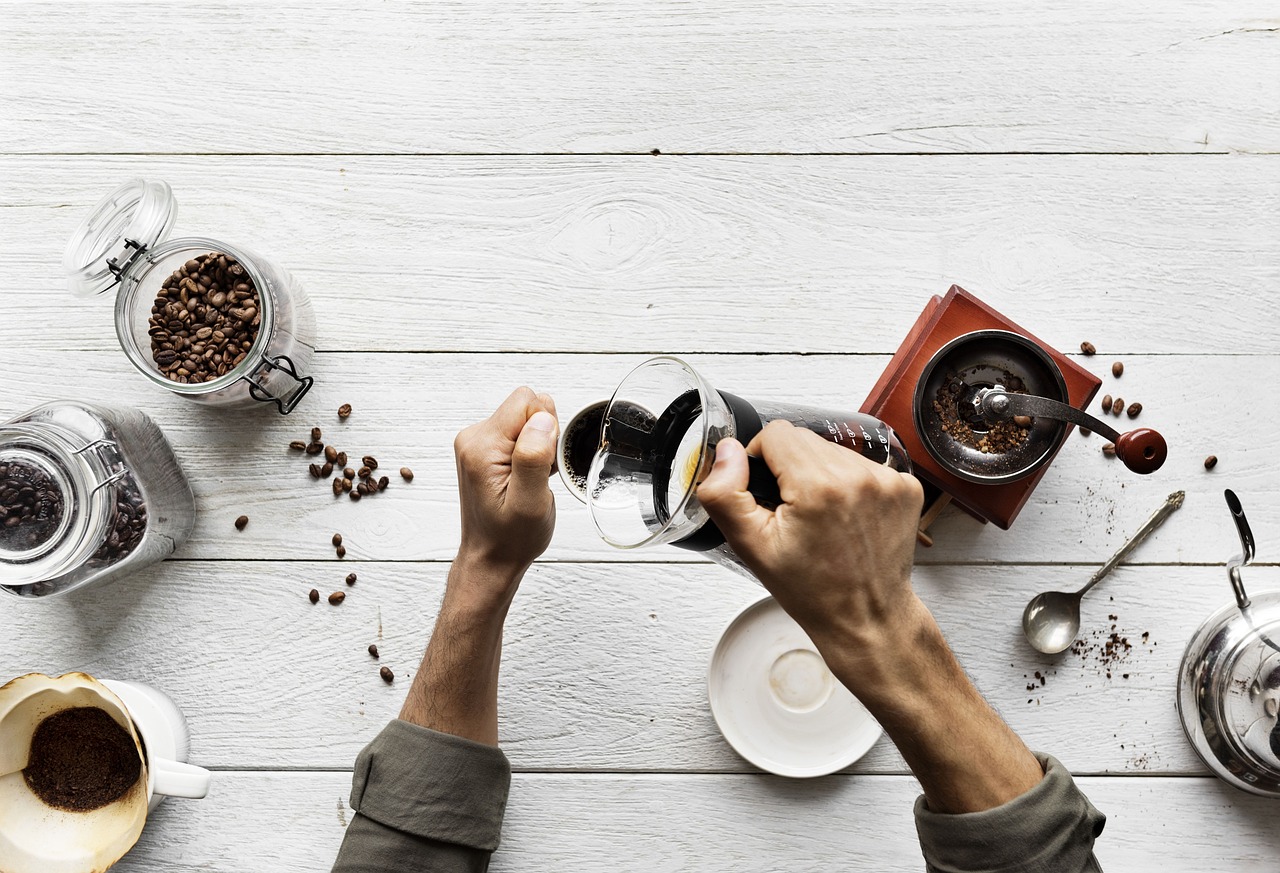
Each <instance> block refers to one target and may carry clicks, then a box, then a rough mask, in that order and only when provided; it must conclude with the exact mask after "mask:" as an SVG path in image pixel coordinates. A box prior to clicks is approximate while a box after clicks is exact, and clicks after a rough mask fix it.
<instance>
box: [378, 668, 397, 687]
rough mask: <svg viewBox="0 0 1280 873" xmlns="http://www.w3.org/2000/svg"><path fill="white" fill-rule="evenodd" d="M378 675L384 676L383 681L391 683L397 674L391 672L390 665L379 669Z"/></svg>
mask: <svg viewBox="0 0 1280 873" xmlns="http://www.w3.org/2000/svg"><path fill="white" fill-rule="evenodd" d="M378 675H379V676H381V677H382V681H383V682H386V683H387V684H388V685H390V684H391V683H392V682H393V681H394V680H395V678H396V674H395V673H392V672H391V668H390V667H383V668H382V669H381V670H379V671H378Z"/></svg>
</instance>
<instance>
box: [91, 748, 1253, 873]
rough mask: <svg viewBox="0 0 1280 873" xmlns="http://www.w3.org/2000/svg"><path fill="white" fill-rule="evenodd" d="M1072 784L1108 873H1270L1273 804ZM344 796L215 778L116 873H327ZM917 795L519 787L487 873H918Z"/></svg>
mask: <svg viewBox="0 0 1280 873" xmlns="http://www.w3.org/2000/svg"><path fill="white" fill-rule="evenodd" d="M1078 781H1079V784H1080V787H1081V789H1082V790H1083V791H1084V792H1085V793H1086V794H1087V795H1088V797H1089V798H1090V800H1091V801H1092V802H1093V803H1094V805H1095V806H1097V807H1098V808H1099V809H1101V810H1102V811H1103V812H1104V813H1106V815H1107V825H1106V830H1105V831H1103V834H1102V836H1101V837H1100V838H1099V839H1098V842H1097V849H1096V854H1097V856H1098V860H1099V861H1100V862H1101V864H1102V866H1103V868H1104V869H1106V870H1149V869H1160V870H1164V871H1169V873H1201V871H1204V870H1231V871H1233V873H1272V871H1273V870H1274V869H1275V853H1276V850H1277V848H1278V844H1277V838H1276V836H1275V829H1274V827H1272V822H1273V820H1274V817H1275V802H1274V801H1269V800H1266V799H1264V798H1260V797H1253V796H1250V795H1247V794H1244V793H1243V792H1239V791H1235V790H1234V789H1231V788H1228V787H1227V786H1225V785H1221V784H1220V783H1218V782H1217V781H1216V780H1213V779H1210V778H1208V777H1204V778H1196V779H1171V778H1159V777H1156V778H1149V779H1123V778H1114V777H1093V778H1090V777H1084V778H1080V779H1079V780H1078ZM349 792H350V779H349V777H348V774H346V773H243V772H228V773H218V774H216V778H215V782H214V790H213V793H212V794H211V795H210V796H209V797H208V798H206V799H205V800H201V801H183V800H169V801H166V802H165V803H164V805H163V806H161V807H160V809H159V810H157V811H156V812H155V813H153V814H152V816H151V818H150V819H149V820H148V822H147V829H146V830H145V831H144V832H143V835H142V839H141V841H140V842H139V844H138V846H137V847H136V848H135V849H134V851H133V852H132V853H131V854H130V855H128V856H127V857H126V858H125V859H124V860H123V861H122V862H121V863H120V864H119V865H118V866H117V867H115V868H113V869H115V870H118V871H120V873H144V871H148V873H149V871H152V870H157V869H163V870H166V871H173V873H183V871H191V873H195V871H200V873H209V871H227V873H233V871H236V873H238V871H242V870H249V869H267V868H269V869H271V870H273V871H279V873H294V871H296V873H303V871H307V873H311V871H316V870H327V869H328V868H329V866H330V865H331V864H332V863H333V858H334V857H335V856H336V854H337V851H338V845H339V843H340V842H341V840H342V834H343V829H344V827H345V825H346V823H347V822H349V821H350V817H351V814H352V813H351V811H350V808H349V807H348V805H347V802H346V801H347V795H348V794H349ZM918 792H919V788H918V786H917V785H916V783H915V780H913V779H910V778H909V777H905V776H835V777H829V778H827V779H820V780H814V781H801V780H795V781H790V780H784V779H779V778H775V777H763V778H762V777H753V776H709V775H706V776H703V775H689V776H655V777H645V778H621V777H604V778H601V777H593V776H584V775H575V774H566V775H517V776H516V777H515V779H514V781H513V784H512V787H511V797H510V801H509V803H508V807H507V817H506V823H505V827H504V832H503V840H502V845H501V847H500V848H499V849H498V852H497V853H496V854H495V855H494V857H493V863H492V866H491V868H490V869H492V870H493V871H495V873H498V871H525V870H527V871H539V873H541V871H547V870H582V871H637V873H641V871H643V873H649V871H653V870H686V869H697V870H705V871H726V873H727V871H733V873H741V871H764V870H769V871H796V873H800V871H805V873H807V871H812V870H876V871H884V873H918V871H920V870H921V869H922V868H923V861H922V860H921V857H920V850H919V847H918V844H917V842H916V835H915V827H914V823H913V820H912V814H911V805H912V803H913V802H914V800H915V796H916V795H917V794H918ZM1033 848H1034V847H1028V850H1031V849H1033Z"/></svg>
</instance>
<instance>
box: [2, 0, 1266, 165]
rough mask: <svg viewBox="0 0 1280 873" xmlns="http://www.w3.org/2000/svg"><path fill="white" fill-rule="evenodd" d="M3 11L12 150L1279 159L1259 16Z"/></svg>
mask: <svg viewBox="0 0 1280 873" xmlns="http://www.w3.org/2000/svg"><path fill="white" fill-rule="evenodd" d="M3 16H4V27H3V28H2V29H0V81H3V82H4V83H5V87H4V89H3V98H2V102H0V120H3V121H4V123H2V124H0V151H5V152H95V153H96V152H184V153H192V152H285V153H297V152H449V153H457V152H524V153H544V152H595V153H599V152H632V153H646V152H648V151H649V150H650V149H653V148H659V149H661V150H663V151H665V152H690V151H699V152H864V153H878V152H992V151H994V152H1113V151H1129V152H1191V153H1201V152H1224V151H1275V150H1277V148H1280V115H1278V114H1277V105H1278V104H1277V101H1276V97H1277V92H1276V82H1277V81H1278V80H1280V79H1278V77H1280V61H1278V60H1277V59H1278V58H1280V55H1278V54H1277V52H1276V33H1275V9H1274V6H1273V5H1272V4H1269V3H1267V2H1265V0H1212V2H1203V3H1196V4H1178V5H1177V6H1174V7H1172V8H1171V7H1170V5H1169V4H1166V3H1159V2H1156V0H1143V2H1136V3H1126V4H1121V5H1117V4H1114V3H1109V2H1106V0H1077V2H1071V3H1067V2H1062V0H1057V2H1053V3H1048V4H1037V5H1036V7H1034V8H1026V9H1019V10H1017V12H1016V14H1015V13H1011V12H1010V10H1009V8H1008V5H1007V4H1005V3H1001V2H999V0H983V2H977V3H974V2H956V0H916V2H912V3H907V4H902V3H887V2H879V3H871V4H858V5H857V6H851V5H849V4H846V3H840V2H830V0H827V2H806V3H803V4H795V3H790V2H759V0H757V2H749V3H740V4H733V5H729V6H717V7H704V6H699V5H693V6H690V5H688V4H685V3H680V2H674V0H666V2H656V3H655V2H640V0H626V2H620V3H611V4H608V5H607V6H592V7H590V8H585V9H584V8H583V7H582V6H581V5H580V4H576V3H573V2H572V0H550V2H541V3H537V4H530V5H519V6H515V7H513V6H512V5H511V4H506V3H498V2H495V0H490V2H485V3H457V2H452V3H421V4H412V5H410V4H394V5H390V6H382V5H375V6H368V7H352V6H351V4H340V3H334V2H322V3H305V4H304V3H297V2H270V3H253V2H237V3H215V4H201V5H192V4H185V3H176V2H171V3H155V4H150V3H149V4H141V5H137V6H130V7H129V8H128V12H127V14H121V11H120V9H119V8H117V7H115V6H113V5H111V4H89V5H85V4H61V3H48V2H46V3H6V4H5V5H4V7H3ZM198 46H205V47H208V48H209V49H211V50H206V51H202V52H197V51H196V49H197V47H198ZM215 47H216V50H212V49H213V48H215ZM104 55H107V56H111V57H116V58H121V59H122V62H121V63H116V64H110V65H109V66H107V67H104V66H103V62H102V58H103V57H104Z"/></svg>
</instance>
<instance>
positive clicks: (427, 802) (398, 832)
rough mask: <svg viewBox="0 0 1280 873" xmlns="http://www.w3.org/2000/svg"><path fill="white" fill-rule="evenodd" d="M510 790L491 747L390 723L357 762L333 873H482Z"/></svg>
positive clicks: (501, 758)
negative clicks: (349, 815) (349, 809)
mask: <svg viewBox="0 0 1280 873" xmlns="http://www.w3.org/2000/svg"><path fill="white" fill-rule="evenodd" d="M510 787H511V765H510V764H509V763H508V762H507V756H506V755H504V754H503V753H502V751H501V750H500V749H498V748H497V747H495V746H486V745H484V744H483V743H476V742H472V741H471V740H467V739H463V738H462V737H456V736H453V735H452V734H444V733H440V732H439V731H433V730H430V729H428V728H424V727H419V726H418V725H415V724H410V723H409V722H407V721H400V720H399V719H397V720H395V721H393V722H391V723H390V724H388V725H387V726H386V727H385V728H384V729H383V730H382V733H380V734H378V736H376V737H375V738H374V739H373V742H371V743H369V745H368V746H366V747H365V748H364V751H362V752H361V753H360V755H359V757H357V758H356V766H355V773H354V775H353V777H352V780H351V807H352V809H354V810H355V811H356V814H355V816H354V818H353V819H352V821H351V824H350V825H349V826H348V827H347V832H346V835H345V836H344V837H343V840H342V848H341V849H339V851H338V860H337V862H336V863H335V864H334V866H333V871H334V873H382V871H388V873H390V871H396V873H403V871H411V870H431V871H439V873H482V871H484V870H487V869H488V868H489V856H490V855H491V854H492V853H493V850H494V849H496V848H497V847H498V838H499V834H500V832H501V830H502V816H503V813H504V812H505V810H506V805H507V792H508V790H509V789H510Z"/></svg>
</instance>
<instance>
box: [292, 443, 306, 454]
mask: <svg viewBox="0 0 1280 873" xmlns="http://www.w3.org/2000/svg"><path fill="white" fill-rule="evenodd" d="M289 448H291V449H293V450H294V451H295V452H302V451H306V448H307V441H306V440H294V441H293V442H291V443H289Z"/></svg>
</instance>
